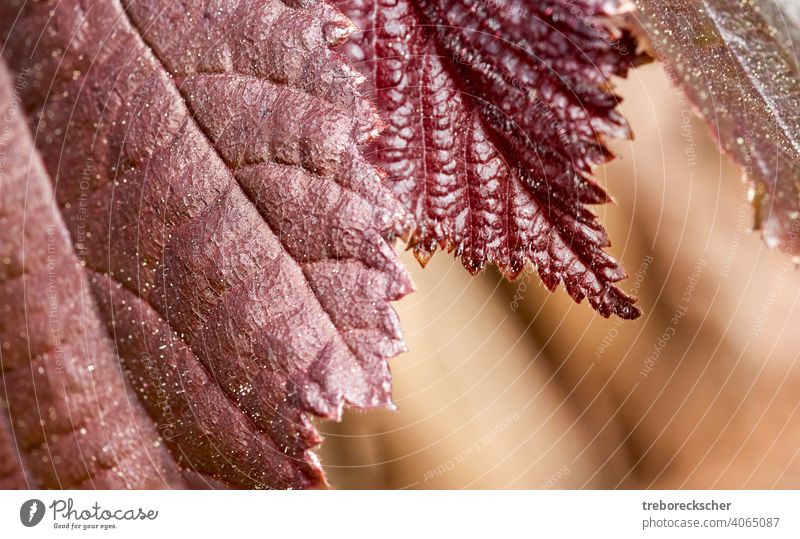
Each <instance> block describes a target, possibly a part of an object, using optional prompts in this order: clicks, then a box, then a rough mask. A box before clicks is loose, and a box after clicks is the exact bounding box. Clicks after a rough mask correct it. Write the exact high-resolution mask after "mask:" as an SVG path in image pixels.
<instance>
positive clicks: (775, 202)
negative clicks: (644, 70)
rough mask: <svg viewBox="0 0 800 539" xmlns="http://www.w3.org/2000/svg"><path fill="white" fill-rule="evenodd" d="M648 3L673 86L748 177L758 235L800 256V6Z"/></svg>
mask: <svg viewBox="0 0 800 539" xmlns="http://www.w3.org/2000/svg"><path fill="white" fill-rule="evenodd" d="M638 3H639V5H640V7H641V13H640V15H639V18H640V19H641V22H642V25H643V27H644V29H645V30H646V31H647V34H648V35H649V37H650V39H651V40H652V42H653V45H654V49H655V51H656V53H657V54H658V55H659V57H660V58H662V59H663V60H664V61H665V62H666V63H667V65H668V66H669V70H668V71H669V73H670V74H671V75H672V78H673V82H675V83H676V84H679V85H680V86H681V87H682V88H683V90H684V91H685V92H686V94H687V96H688V97H689V99H690V100H691V102H692V103H693V104H694V105H695V106H696V108H697V110H698V111H699V112H700V114H701V115H702V116H703V118H704V119H705V120H706V123H707V124H708V125H709V126H710V127H711V131H712V133H713V135H714V137H715V138H716V139H717V141H718V143H719V146H720V148H721V149H722V150H723V151H724V152H725V153H727V154H728V155H730V156H731V157H732V158H733V159H734V160H735V161H736V162H737V163H738V164H739V165H740V166H741V167H742V168H743V170H744V172H745V176H746V178H747V179H748V181H749V182H750V184H751V186H752V188H751V198H752V202H753V209H754V211H755V228H756V229H760V230H762V233H763V235H764V239H765V241H766V242H767V245H769V246H771V247H778V248H780V249H781V250H783V251H784V252H786V253H788V254H790V255H793V256H798V255H800V242H799V241H798V240H797V236H798V234H800V165H799V164H800V116H798V112H797V111H798V110H800V65H798V56H797V51H798V50H800V49H798V47H800V26H798V23H799V22H800V8H798V7H797V2H796V0H791V1H790V0H780V1H779V2H775V1H774V0H753V1H750V2H730V1H727V0H705V1H703V2H694V1H687V0H675V1H673V2H669V3H665V2H661V1H658V0H638ZM784 5H785V6H784ZM782 6H784V7H782Z"/></svg>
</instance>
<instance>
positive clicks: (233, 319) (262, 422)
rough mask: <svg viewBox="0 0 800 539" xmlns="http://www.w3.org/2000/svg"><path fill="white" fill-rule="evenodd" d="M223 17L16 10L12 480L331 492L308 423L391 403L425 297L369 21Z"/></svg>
mask: <svg viewBox="0 0 800 539" xmlns="http://www.w3.org/2000/svg"><path fill="white" fill-rule="evenodd" d="M123 4H124V7H123ZM205 4H206V3H203V2H195V3H186V2H174V1H172V0H136V1H134V0H125V1H124V2H122V3H120V2H119V1H96V2H91V1H85V0H60V1H59V2H23V1H22V0H13V1H12V0H6V1H5V2H3V3H2V4H0V21H1V22H0V35H2V36H3V43H4V47H3V55H4V57H5V60H6V61H7V62H8V65H9V66H10V67H11V69H12V70H13V71H14V72H15V73H16V74H17V76H16V79H15V81H14V80H11V76H10V75H9V73H8V72H7V71H6V69H5V67H3V65H2V63H3V62H2V61H0V107H2V112H0V125H2V130H0V132H2V133H4V134H5V133H10V135H9V136H8V137H5V138H3V143H4V146H5V148H4V149H7V151H6V152H4V154H3V155H7V156H8V157H7V158H6V159H4V160H3V161H2V162H1V163H0V178H2V180H3V185H2V187H3V189H2V192H0V209H1V210H2V211H0V216H1V217H0V218H1V219H2V225H0V237H1V238H2V242H0V245H2V249H3V251H2V255H3V256H2V257H0V260H2V258H3V257H4V258H5V260H6V263H5V264H4V265H0V298H1V299H0V305H3V306H4V308H5V312H4V313H3V314H2V317H0V342H2V345H3V346H2V364H1V365H2V377H3V384H4V385H3V387H4V389H5V399H6V403H5V404H6V406H7V408H8V417H9V418H10V420H11V421H10V423H9V424H7V425H3V424H0V462H1V463H2V468H0V486H3V487H11V486H15V487H20V486H25V485H28V486H32V487H98V488H110V487H114V488H122V487H128V488H142V487H159V486H160V487H179V486H200V485H211V486H222V485H228V486H236V487H303V486H313V485H317V484H319V483H320V482H321V481H322V471H321V468H320V466H319V463H318V462H317V460H316V458H315V457H314V455H313V454H312V453H311V452H310V448H312V447H313V446H314V445H316V444H317V443H318V442H319V436H318V434H317V433H316V431H315V429H314V427H313V425H312V424H311V422H310V420H309V418H308V417H307V413H313V414H315V415H318V416H320V417H324V418H338V417H339V415H340V413H341V408H342V406H343V404H345V403H349V404H354V405H358V406H391V400H390V377H389V370H388V366H387V363H386V359H387V358H389V357H391V356H393V355H395V354H397V353H398V352H399V351H401V350H403V349H404V344H403V341H402V337H401V334H400V329H399V324H398V320H397V316H396V314H395V313H394V311H393V310H392V308H391V307H390V305H389V303H388V302H389V300H394V299H398V298H400V297H401V296H403V295H405V294H406V293H407V292H409V291H410V290H411V289H412V284H411V282H410V280H409V278H408V276H407V274H406V272H405V270H404V269H403V268H402V266H401V265H400V264H399V262H398V260H397V258H396V255H395V253H394V252H393V250H392V248H391V245H390V244H389V242H388V241H387V239H386V238H391V237H392V236H393V235H394V234H395V232H397V231H399V228H398V227H399V225H398V223H399V222H400V221H401V220H402V213H403V211H402V209H401V208H400V207H399V205H397V203H396V202H395V200H394V198H393V197H392V195H391V193H390V192H389V191H388V190H386V189H383V188H382V187H381V183H380V182H381V178H380V176H379V175H378V173H377V172H376V170H375V169H374V168H372V166H370V165H369V164H367V163H366V162H365V161H364V159H363V158H362V157H361V155H360V154H359V153H358V151H357V144H358V143H365V142H367V141H369V139H370V138H371V137H373V136H375V135H376V134H377V124H376V116H375V114H374V112H372V109H371V105H370V104H369V102H368V101H366V100H364V99H363V98H362V97H361V96H360V95H359V94H358V92H357V91H356V89H355V84H356V82H355V81H356V78H357V77H356V72H355V71H353V70H352V68H350V67H349V66H348V65H347V64H346V63H345V62H344V61H343V59H342V58H340V57H339V56H338V54H336V53H333V52H331V51H330V50H329V46H330V45H332V44H334V43H339V42H341V40H342V39H345V38H346V37H347V35H348V34H349V33H350V31H351V30H352V25H351V23H350V22H349V21H347V20H346V19H345V18H344V17H342V16H341V14H339V13H337V12H335V11H334V10H332V9H331V8H330V7H329V6H327V5H326V4H324V3H321V2H317V3H314V2H304V3H299V2H290V1H288V0H287V1H286V2H280V1H278V0H266V1H262V0H246V1H241V0H235V1H234V0H227V1H222V2H215V3H213V4H212V3H208V5H205ZM212 8H213V9H212ZM18 97H19V98H20V99H21V103H20V102H19V100H18V99H17V98H18ZM23 116H27V119H28V120H29V123H30V127H31V133H32V134H33V137H32V138H31V136H30V133H29V132H28V131H27V128H26V127H25V125H24V123H25V121H24V120H25V118H24V117H23ZM48 176H49V178H48ZM3 417H5V414H3ZM9 427H10V428H9ZM12 440H14V441H15V443H16V445H17V446H18V448H19V450H20V453H19V455H20V456H19V458H18V457H17V455H18V453H17V451H16V450H15V449H14V448H13V446H12V445H10V444H11V442H12Z"/></svg>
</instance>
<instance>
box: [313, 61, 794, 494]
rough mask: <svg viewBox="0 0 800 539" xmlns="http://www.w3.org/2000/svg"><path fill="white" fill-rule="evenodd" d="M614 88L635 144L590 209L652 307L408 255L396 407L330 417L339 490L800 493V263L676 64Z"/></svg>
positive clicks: (327, 431)
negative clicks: (633, 316)
mask: <svg viewBox="0 0 800 539" xmlns="http://www.w3.org/2000/svg"><path fill="white" fill-rule="evenodd" d="M615 82H616V87H617V92H618V93H619V95H621V96H622V97H623V99H624V102H623V103H622V106H621V109H622V112H623V113H624V114H625V115H626V117H627V118H628V120H629V122H630V124H631V126H632V128H633V131H634V133H635V140H633V141H612V142H611V147H612V148H613V149H614V150H615V153H616V154H617V155H618V156H619V157H618V159H616V160H615V161H613V162H611V163H609V164H608V165H607V166H605V167H602V168H600V169H598V170H597V178H598V180H599V181H600V182H601V183H603V184H604V185H605V186H606V187H607V189H608V190H609V192H610V193H611V195H612V196H614V198H615V199H616V204H612V205H606V206H603V207H596V208H595V211H596V212H597V213H598V214H599V215H600V216H601V218H602V221H603V222H604V223H605V225H606V227H607V229H608V231H609V235H610V237H611V238H612V241H614V245H613V247H612V248H611V249H610V252H611V253H612V254H614V255H615V256H617V257H619V258H621V259H622V261H623V263H624V266H625V267H626V269H627V270H628V272H629V274H630V278H629V279H628V280H627V281H625V282H624V283H623V288H624V289H625V290H627V291H633V292H635V294H636V295H638V296H639V298H640V300H639V301H640V305H641V307H642V308H643V310H644V315H643V316H642V317H641V318H640V319H639V320H637V321H634V322H622V321H619V320H616V319H610V320H606V319H604V318H602V317H600V316H598V315H596V314H594V312H593V311H592V310H591V308H590V307H589V306H588V305H586V304H581V305H576V304H574V303H573V302H572V301H571V300H570V299H569V297H568V296H567V295H566V293H565V292H564V291H563V290H559V291H558V292H556V293H555V294H551V293H549V292H548V291H547V290H546V289H545V288H544V287H543V286H542V285H541V284H540V282H539V279H538V277H537V276H536V275H535V274H530V275H528V276H526V277H523V278H522V279H521V280H520V281H518V282H516V283H507V282H505V281H503V280H502V279H501V278H500V277H499V275H498V274H497V273H496V272H494V271H492V270H488V271H486V272H484V273H483V274H481V275H479V276H476V277H470V275H469V274H468V273H467V272H466V271H465V270H464V269H463V268H462V267H461V265H460V263H459V262H458V261H455V260H453V258H452V256H451V255H448V254H445V253H440V254H438V255H437V256H435V257H434V258H433V260H432V261H431V262H430V263H429V264H428V267H427V268H425V269H424V270H423V269H421V268H420V267H419V265H418V264H417V263H416V262H415V261H414V260H413V257H411V256H410V255H409V254H408V253H406V255H405V261H406V262H407V264H408V265H409V267H410V268H412V274H413V277H414V279H415V282H416V284H417V287H418V291H417V293H415V294H412V295H410V296H409V297H407V298H406V299H404V300H403V301H401V302H399V303H397V304H396V308H397V310H398V312H399V313H400V317H401V320H402V322H403V327H404V331H405V335H406V338H407V342H408V346H409V349H410V351H409V352H408V353H406V354H402V355H400V356H398V357H397V358H395V359H394V360H393V361H392V369H393V373H394V393H395V402H396V404H397V406H398V410H397V411H394V412H392V411H382V410H377V411H375V410H372V411H368V412H366V413H365V412H360V411H352V410H351V411H349V412H348V413H347V414H346V416H345V418H344V420H343V422H342V423H341V424H335V423H320V424H319V427H320V429H321V431H322V432H323V433H324V435H325V437H326V441H325V443H324V444H323V448H322V456H321V458H322V461H323V464H324V465H325V468H326V470H327V473H328V477H329V481H330V483H331V484H332V485H333V486H335V487H336V488H391V489H397V488H426V489H427V488H437V489H441V488H568V489H572V488H733V489H736V488H800V460H798V457H799V456H800V424H799V423H800V412H799V411H798V408H800V365H798V353H799V352H798V346H797V345H798V342H800V309H798V299H799V298H800V273H799V272H798V271H799V270H798V269H797V267H796V264H795V263H794V262H793V261H792V260H790V259H788V258H786V257H785V256H783V255H781V254H780V253H778V252H775V251H772V250H770V249H768V248H767V247H766V246H765V245H764V243H763V242H762V241H761V238H760V236H759V235H758V233H753V232H751V231H750V226H751V223H752V216H751V212H750V205H749V203H748V202H747V198H746V195H747V186H746V185H745V183H744V182H743V181H742V178H741V174H740V172H739V170H738V169H737V168H736V167H735V166H734V165H732V164H731V163H730V162H729V161H728V159H727V158H725V157H724V156H721V155H720V154H719V152H718V151H717V149H716V147H715V145H714V143H713V141H712V140H711V138H710V136H709V134H708V130H707V129H706V127H705V125H703V123H702V121H701V120H699V119H697V118H696V117H695V116H694V114H693V113H692V111H691V107H690V105H689V104H688V103H687V102H686V101H685V99H684V98H683V96H682V95H681V93H680V91H679V90H677V89H675V88H673V87H671V85H670V83H669V81H668V79H667V76H666V75H665V73H664V71H663V69H662V68H661V67H660V66H659V65H658V64H651V65H647V66H644V67H642V68H640V69H637V70H635V71H633V72H632V73H631V74H630V76H629V78H628V79H627V80H624V81H622V80H618V81H615ZM398 248H400V246H399V245H398Z"/></svg>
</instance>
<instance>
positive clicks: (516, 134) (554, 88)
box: [338, 0, 642, 318]
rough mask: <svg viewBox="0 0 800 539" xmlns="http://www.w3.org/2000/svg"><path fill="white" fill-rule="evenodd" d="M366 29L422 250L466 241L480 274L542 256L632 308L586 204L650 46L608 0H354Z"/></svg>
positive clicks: (581, 291)
mask: <svg viewBox="0 0 800 539" xmlns="http://www.w3.org/2000/svg"><path fill="white" fill-rule="evenodd" d="M338 5H339V6H340V8H341V9H342V10H343V11H344V12H345V14H347V15H348V16H349V17H350V18H352V19H353V20H354V22H356V24H357V25H358V26H359V28H360V29H361V30H362V32H361V33H360V34H357V35H356V36H354V37H353V38H352V39H351V40H349V41H348V42H347V43H345V44H344V45H343V46H342V48H343V50H345V51H347V53H348V54H349V55H350V57H351V58H353V59H354V61H356V62H357V65H358V66H359V67H360V68H361V69H362V71H363V73H364V74H365V76H367V77H368V79H369V80H371V82H372V85H373V92H374V96H375V99H376V101H377V103H378V108H379V109H380V110H381V111H382V112H383V113H384V119H385V121H386V124H387V128H386V130H385V131H384V133H383V135H382V136H381V138H380V139H379V140H378V141H377V142H376V143H375V144H374V145H373V146H372V147H371V148H370V153H369V154H368V155H369V157H370V159H371V160H372V161H373V162H375V163H377V164H379V165H381V166H382V167H384V168H385V169H386V171H387V173H388V175H389V177H388V179H387V181H388V182H389V185H390V186H391V188H392V189H393V191H394V192H395V194H396V195H397V196H398V197H399V198H400V200H402V202H403V203H404V204H405V206H406V207H407V208H408V209H409V210H410V211H411V213H412V214H413V215H414V217H415V220H416V231H415V233H414V234H413V236H412V237H411V242H410V244H411V245H412V246H413V248H414V250H415V253H416V255H417V257H418V258H419V259H420V260H421V261H422V262H423V263H424V262H425V261H427V259H428V258H429V257H430V256H432V255H433V253H434V252H435V251H436V250H437V248H445V249H453V250H455V253H456V255H457V256H460V257H461V259H462V261H463V263H464V266H465V267H466V268H467V269H468V270H470V271H472V272H477V271H479V270H480V269H481V268H483V267H484V266H485V265H486V264H488V263H492V262H493V263H495V264H497V266H498V267H499V269H500V271H501V272H503V273H504V274H505V275H506V276H508V277H510V278H515V277H516V276H518V275H519V274H520V273H521V272H522V271H523V269H524V267H525V265H526V264H528V263H533V264H535V266H536V269H537V270H538V272H539V275H540V276H541V278H542V281H543V282H544V283H545V284H546V285H547V286H548V287H549V288H550V289H554V288H555V287H556V286H557V285H558V284H559V283H563V284H564V285H565V287H566V289H567V291H568V292H569V294H570V295H571V296H572V297H573V298H574V299H575V300H577V301H580V300H582V299H583V298H588V300H589V302H590V303H591V305H592V306H593V307H594V308H595V309H596V310H597V311H598V312H599V313H600V314H602V315H603V316H609V315H611V314H616V315H618V316H620V317H622V318H635V317H637V316H638V315H639V310H638V309H637V308H636V307H635V306H634V301H635V300H634V299H633V298H631V297H629V296H628V295H626V294H625V293H624V292H622V291H621V290H620V289H619V288H618V287H617V286H615V284H614V283H616V282H617V281H619V280H621V279H623V278H624V277H625V272H624V271H623V269H622V268H621V267H620V266H619V264H618V263H617V261H616V260H614V259H613V258H612V257H611V256H609V255H608V254H606V253H605V252H604V248H605V247H607V246H608V245H609V240H608V237H607V235H606V233H605V231H604V229H603V227H602V226H601V224H600V223H599V222H598V220H597V218H596V217H595V215H594V214H593V213H592V212H591V211H590V210H589V209H587V207H586V205H587V204H598V203H603V202H606V201H607V200H608V197H607V195H606V193H605V192H604V190H603V189H602V188H601V187H600V186H599V185H597V184H596V183H595V182H594V181H593V180H592V179H591V177H590V172H591V171H592V167H593V166H595V165H597V164H599V163H602V162H604V161H606V160H607V159H608V158H609V157H610V153H609V151H608V150H607V148H606V147H605V144H604V142H605V139H606V138H607V137H626V136H628V135H629V133H628V127H627V124H626V122H625V120H624V119H623V118H622V117H621V116H620V115H619V114H618V113H617V112H616V111H615V107H616V105H617V102H618V99H617V97H616V96H615V95H613V94H612V93H610V92H609V91H608V90H607V88H606V87H607V84H608V79H609V78H610V77H611V76H613V75H618V76H623V75H625V73H626V72H627V70H628V68H629V67H630V66H631V65H633V64H635V63H637V62H639V61H640V60H641V59H642V58H641V56H640V55H639V54H638V53H637V51H636V43H635V40H634V39H633V38H632V37H631V35H630V34H629V32H627V31H623V30H615V29H614V27H613V26H611V25H610V24H609V23H608V21H607V20H605V19H607V18H608V17H610V16H612V15H615V14H616V13H617V11H618V9H619V6H618V5H617V2H613V1H612V2H609V1H607V0H602V1H601V0H582V1H566V0H549V1H546V2H534V1H528V0H510V1H508V2H506V1H504V2H494V1H491V2H485V1H482V0H341V1H340V2H339V4H338Z"/></svg>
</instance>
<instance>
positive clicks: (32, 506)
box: [19, 498, 44, 528]
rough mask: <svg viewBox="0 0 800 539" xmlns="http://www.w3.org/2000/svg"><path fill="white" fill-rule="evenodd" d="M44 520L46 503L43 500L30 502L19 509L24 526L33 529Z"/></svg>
mask: <svg viewBox="0 0 800 539" xmlns="http://www.w3.org/2000/svg"><path fill="white" fill-rule="evenodd" d="M43 518H44V503H42V500H37V499H35V498H34V499H33V500H28V501H27V502H25V503H23V504H22V507H20V508H19V519H20V520H21V521H22V525H23V526H26V527H28V528H32V527H34V526H36V525H37V524H39V523H40V522H41V521H42V519H43Z"/></svg>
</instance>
